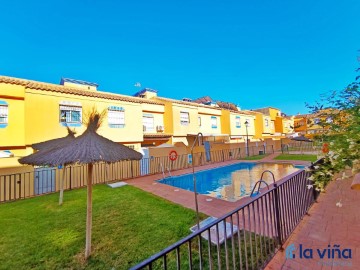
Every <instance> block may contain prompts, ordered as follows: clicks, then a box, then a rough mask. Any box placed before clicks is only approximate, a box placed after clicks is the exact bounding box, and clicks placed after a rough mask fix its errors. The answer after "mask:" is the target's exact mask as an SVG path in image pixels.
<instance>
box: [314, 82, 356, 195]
mask: <svg viewBox="0 0 360 270" xmlns="http://www.w3.org/2000/svg"><path fill="white" fill-rule="evenodd" d="M357 79H358V78H357ZM359 85H360V83H359V82H358V81H357V80H356V81H355V82H353V83H351V84H350V85H348V86H347V87H346V88H345V89H343V90H342V91H339V92H336V91H334V92H332V93H331V94H330V95H328V96H324V97H322V99H321V100H320V101H319V102H318V103H317V104H316V105H314V106H309V105H308V107H309V108H310V109H311V110H312V112H313V113H315V114H316V115H317V117H319V119H321V121H320V123H319V124H320V125H321V126H323V128H324V133H323V134H321V135H318V136H317V137H316V138H315V139H316V140H317V141H320V142H323V143H327V144H328V145H329V150H330V151H329V152H328V153H326V154H325V162H324V164H323V165H321V166H319V167H318V168H317V170H318V171H317V172H316V171H314V172H313V176H312V179H313V180H314V181H315V185H316V186H317V187H318V188H319V189H321V190H322V189H323V188H324V186H325V185H326V184H327V182H328V181H329V180H328V179H327V176H325V175H329V174H330V173H332V174H334V173H335V172H340V171H343V170H344V169H347V168H351V169H352V172H353V173H357V172H359V171H360V89H359ZM323 174H325V175H323ZM345 177H346V176H345V175H344V176H343V178H345Z"/></svg>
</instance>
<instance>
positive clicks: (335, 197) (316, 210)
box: [265, 178, 360, 270]
mask: <svg viewBox="0 0 360 270" xmlns="http://www.w3.org/2000/svg"><path fill="white" fill-rule="evenodd" d="M351 182H352V178H349V179H345V180H336V181H333V182H331V183H330V184H329V185H328V187H327V188H326V192H325V193H322V194H320V196H319V198H318V200H317V202H316V203H314V204H313V206H312V207H311V208H310V210H309V215H306V216H304V218H303V219H302V221H301V222H300V223H299V224H298V226H297V227H296V228H295V230H294V232H293V233H292V234H291V235H290V237H289V239H288V240H287V241H286V242H285V243H284V245H283V247H284V250H283V251H278V252H277V254H276V255H275V257H274V258H273V259H272V260H271V261H270V262H269V264H268V265H267V266H266V268H265V269H266V270H279V269H281V270H300V269H301V270H340V269H342V270H345V269H360V191H357V190H352V189H351V188H350V186H351ZM340 200H341V204H342V206H341V207H338V206H337V205H336V204H337V203H338V202H339V201H340ZM291 244H294V245H295V248H296V249H297V250H295V251H294V254H295V258H293V259H291V258H290V259H288V258H286V248H287V247H288V246H289V245H291ZM300 244H302V246H303V250H304V249H305V248H308V249H312V250H313V252H314V253H313V259H304V258H299V253H298V252H299V245H300ZM328 245H330V249H332V248H334V245H340V247H339V248H340V250H344V249H351V253H352V254H351V255H352V259H338V257H337V254H338V253H335V254H336V256H335V259H329V258H327V256H328V255H327V254H326V257H325V258H324V259H323V260H321V259H319V255H318V253H317V249H319V250H320V252H321V251H322V250H324V249H325V248H326V249H327V248H328ZM345 255H347V253H345ZM330 257H331V255H330Z"/></svg>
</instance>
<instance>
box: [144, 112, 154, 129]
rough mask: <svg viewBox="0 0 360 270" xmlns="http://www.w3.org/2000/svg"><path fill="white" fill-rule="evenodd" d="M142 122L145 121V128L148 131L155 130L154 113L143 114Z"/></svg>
mask: <svg viewBox="0 0 360 270" xmlns="http://www.w3.org/2000/svg"><path fill="white" fill-rule="evenodd" d="M142 123H143V127H144V128H143V130H144V131H146V132H148V131H154V130H155V120H154V115H152V114H143V117H142Z"/></svg>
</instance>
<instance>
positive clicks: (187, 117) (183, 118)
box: [180, 112, 190, 126]
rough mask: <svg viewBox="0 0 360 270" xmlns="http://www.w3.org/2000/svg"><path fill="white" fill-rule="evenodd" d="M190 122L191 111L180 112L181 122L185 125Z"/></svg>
mask: <svg viewBox="0 0 360 270" xmlns="http://www.w3.org/2000/svg"><path fill="white" fill-rule="evenodd" d="M189 123H190V114H189V112H180V124H181V125H183V126H188V125H189Z"/></svg>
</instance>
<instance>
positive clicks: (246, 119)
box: [222, 109, 256, 143]
mask: <svg viewBox="0 0 360 270" xmlns="http://www.w3.org/2000/svg"><path fill="white" fill-rule="evenodd" d="M222 119H223V120H222V123H223V126H222V129H223V132H224V133H228V134H229V136H230V142H231V143H238V142H245V141H246V138H247V137H248V139H249V140H252V139H254V138H255V137H256V116H255V115H253V114H251V113H248V112H245V111H236V110H228V109H222Z"/></svg>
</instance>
